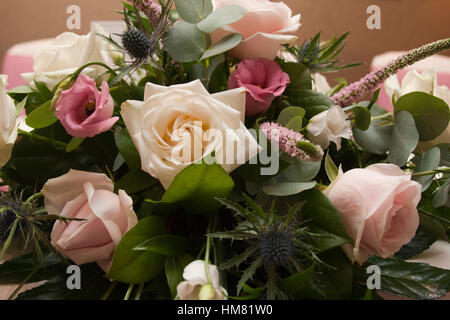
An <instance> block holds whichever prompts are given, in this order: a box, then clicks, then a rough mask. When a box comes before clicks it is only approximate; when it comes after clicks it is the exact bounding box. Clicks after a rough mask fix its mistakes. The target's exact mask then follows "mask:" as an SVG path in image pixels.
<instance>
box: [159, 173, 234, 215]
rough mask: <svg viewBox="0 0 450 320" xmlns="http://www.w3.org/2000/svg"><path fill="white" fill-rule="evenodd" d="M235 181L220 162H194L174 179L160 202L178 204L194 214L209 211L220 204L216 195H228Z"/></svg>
mask: <svg viewBox="0 0 450 320" xmlns="http://www.w3.org/2000/svg"><path fill="white" fill-rule="evenodd" d="M233 187H234V182H233V180H232V179H231V177H230V176H229V175H228V174H227V173H226V171H225V170H224V169H223V168H222V167H221V166H220V165H218V164H212V165H207V164H192V165H190V166H188V167H186V168H185V169H183V171H181V172H180V173H179V174H178V175H177V176H176V177H175V179H174V180H173V182H172V184H171V185H170V187H169V189H168V190H167V191H166V193H165V194H164V196H163V197H162V200H161V201H160V203H166V204H177V205H178V206H182V207H183V208H185V209H186V210H188V211H189V212H191V213H194V214H200V213H208V212H213V211H215V210H217V208H218V207H219V206H220V204H219V202H217V201H216V200H215V198H216V197H219V198H220V197H227V196H228V195H229V194H230V192H231V190H233Z"/></svg>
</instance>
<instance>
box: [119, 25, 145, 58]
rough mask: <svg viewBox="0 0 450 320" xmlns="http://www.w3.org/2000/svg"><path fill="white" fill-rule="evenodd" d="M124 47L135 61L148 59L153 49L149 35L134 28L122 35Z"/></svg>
mask: <svg viewBox="0 0 450 320" xmlns="http://www.w3.org/2000/svg"><path fill="white" fill-rule="evenodd" d="M122 45H123V48H124V49H125V51H126V52H127V53H128V54H129V55H130V56H131V58H133V59H135V60H145V59H147V58H148V56H149V55H150V50H151V48H152V44H151V42H150V39H149V38H148V37H147V35H146V34H144V33H143V32H141V31H139V30H137V29H134V28H132V29H128V30H127V31H125V32H124V33H122Z"/></svg>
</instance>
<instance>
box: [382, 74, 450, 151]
mask: <svg viewBox="0 0 450 320" xmlns="http://www.w3.org/2000/svg"><path fill="white" fill-rule="evenodd" d="M384 87H385V88H386V93H387V94H388V96H389V97H391V99H393V100H394V101H397V100H398V99H399V98H400V97H401V96H403V95H405V94H408V93H411V92H415V91H420V92H425V93H429V94H432V95H434V96H435V97H438V98H440V99H442V100H444V101H445V102H446V103H447V105H448V106H449V107H450V90H449V88H447V86H440V85H439V83H438V79H437V75H436V71H435V70H433V69H427V70H425V71H423V72H422V73H421V74H419V73H418V72H417V71H416V70H411V71H409V72H408V73H407V74H406V75H405V77H404V78H403V81H402V84H401V85H400V83H399V80H398V78H397V75H393V76H391V77H390V78H388V79H387V80H386V81H385V83H384ZM449 141H450V125H449V126H448V127H447V129H446V130H445V131H444V132H443V133H442V134H441V135H440V136H439V137H437V138H436V139H434V140H432V141H427V142H421V143H419V145H418V146H417V150H419V151H426V150H428V149H430V148H431V147H433V146H435V145H437V144H439V143H448V142H449Z"/></svg>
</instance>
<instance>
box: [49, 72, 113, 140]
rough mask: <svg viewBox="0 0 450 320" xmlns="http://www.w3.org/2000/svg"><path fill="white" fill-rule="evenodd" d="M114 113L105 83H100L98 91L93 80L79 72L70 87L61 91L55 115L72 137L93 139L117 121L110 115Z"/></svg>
mask: <svg viewBox="0 0 450 320" xmlns="http://www.w3.org/2000/svg"><path fill="white" fill-rule="evenodd" d="M113 112H114V102H113V99H112V97H111V95H110V94H109V87H108V84H107V83H106V82H103V83H102V91H101V92H100V91H98V90H97V86H96V84H95V81H94V80H92V79H91V78H89V77H88V76H86V75H84V74H81V75H80V76H79V77H78V79H77V81H76V82H75V83H74V84H73V86H72V88H70V89H68V90H66V91H63V92H62V93H61V97H60V98H59V100H58V102H57V103H56V113H55V114H56V116H57V117H58V119H59V120H60V121H61V124H62V125H63V127H64V128H65V129H66V131H67V133H68V134H70V135H71V136H73V137H76V138H86V137H90V138H92V137H93V136H95V135H98V134H100V133H102V132H105V131H108V130H109V129H111V127H112V126H113V125H114V124H115V123H116V122H117V120H119V117H112V115H113Z"/></svg>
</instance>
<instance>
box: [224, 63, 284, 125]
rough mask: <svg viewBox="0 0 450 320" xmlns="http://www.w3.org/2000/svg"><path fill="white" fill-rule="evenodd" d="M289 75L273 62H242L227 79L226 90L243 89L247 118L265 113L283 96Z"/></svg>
mask: <svg viewBox="0 0 450 320" xmlns="http://www.w3.org/2000/svg"><path fill="white" fill-rule="evenodd" d="M290 82H291V81H290V79H289V75H288V74H287V73H285V72H283V70H281V67H280V66H279V65H278V63H276V62H275V61H273V60H269V59H265V58H260V59H256V60H244V61H242V62H241V63H239V64H238V66H237V69H236V70H235V71H234V72H233V73H232V74H231V75H230V78H229V79H228V88H229V89H235V88H240V87H242V88H245V89H246V90H247V102H246V110H245V114H246V115H247V116H249V117H253V116H256V115H258V114H260V113H263V112H266V111H267V110H268V109H269V108H270V105H271V104H272V102H273V100H274V99H275V98H276V97H279V96H281V95H282V94H283V92H284V90H285V89H286V86H287V85H288V84H289V83H290Z"/></svg>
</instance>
